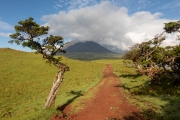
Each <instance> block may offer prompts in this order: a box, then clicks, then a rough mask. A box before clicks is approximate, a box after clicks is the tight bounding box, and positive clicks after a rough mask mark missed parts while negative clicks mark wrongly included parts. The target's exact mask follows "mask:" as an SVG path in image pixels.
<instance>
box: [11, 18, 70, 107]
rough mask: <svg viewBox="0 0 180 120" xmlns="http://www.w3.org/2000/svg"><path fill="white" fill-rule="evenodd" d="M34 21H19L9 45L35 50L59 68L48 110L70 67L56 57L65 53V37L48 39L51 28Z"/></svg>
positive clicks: (30, 19) (50, 94)
mask: <svg viewBox="0 0 180 120" xmlns="http://www.w3.org/2000/svg"><path fill="white" fill-rule="evenodd" d="M33 20H34V19H33V18H32V17H29V18H28V19H26V20H23V21H19V22H18V25H16V26H15V27H14V28H15V31H16V33H14V34H11V35H10V37H11V38H12V40H10V41H9V43H16V44H17V45H20V44H21V45H22V46H23V47H28V48H30V49H32V50H35V51H36V53H40V54H41V55H42V57H43V58H44V59H46V60H47V62H48V63H50V64H53V65H55V66H56V67H57V68H58V72H57V74H56V76H55V78H54V81H53V85H52V88H51V90H50V93H49V95H48V98H47V100H46V103H45V106H44V107H45V108H46V107H51V106H52V103H53V101H55V98H56V94H57V92H58V89H59V88H60V85H61V84H62V82H63V75H64V73H65V72H66V71H68V70H69V67H68V66H66V65H65V64H63V63H61V62H60V59H61V58H60V57H58V58H56V57H54V56H55V55H56V53H58V52H63V53H65V51H64V50H63V49H62V48H63V46H64V43H63V37H61V36H53V35H50V36H48V37H47V34H48V30H49V27H48V26H47V27H45V26H40V25H38V24H37V23H36V22H34V21H33ZM40 37H45V38H40Z"/></svg>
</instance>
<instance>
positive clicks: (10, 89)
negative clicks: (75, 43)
mask: <svg viewBox="0 0 180 120" xmlns="http://www.w3.org/2000/svg"><path fill="white" fill-rule="evenodd" d="M62 62H63V63H65V64H67V65H68V66H69V67H70V71H69V72H66V73H65V76H64V82H63V84H62V86H61V88H60V89H59V92H58V95H57V98H56V103H55V106H54V107H53V108H51V109H43V107H44V104H45V99H46V98H47V95H48V93H49V91H50V88H51V86H52V82H53V79H54V77H55V74H56V72H57V68H56V67H54V66H53V65H51V66H50V65H49V64H46V62H45V60H43V59H42V56H41V55H39V54H35V53H27V52H21V51H16V50H12V49H8V48H1V49H0V91H1V92H0V119H2V120H17V119H18V120H47V119H49V118H50V117H51V116H52V115H53V114H58V113H60V111H59V110H56V109H57V107H58V106H59V105H63V104H71V105H72V106H74V108H73V110H74V111H78V109H80V108H81V107H83V105H81V100H83V99H88V98H89V97H92V96H93V94H94V93H92V92H90V93H89V92H87V91H88V90H89V89H90V88H92V87H93V86H95V85H97V84H98V82H99V81H100V80H101V78H102V71H103V69H104V68H105V64H106V63H109V64H111V65H112V66H113V67H114V73H115V74H117V75H118V76H119V77H120V79H121V84H119V87H123V88H124V89H125V94H126V98H127V99H128V100H129V101H130V102H131V103H132V104H134V105H137V106H138V107H139V113H140V114H141V115H143V116H144V117H146V118H149V119H153V120H159V119H162V120H179V119H180V115H179V113H180V88H179V87H177V88H175V87H168V88H166V86H155V87H149V86H148V84H149V82H150V80H149V78H148V77H147V76H140V75H138V74H137V73H136V71H135V69H134V68H133V67H127V66H125V65H124V64H123V60H122V59H117V60H95V61H89V62H86V61H78V60H71V59H68V58H65V57H63V58H62ZM82 95H83V96H82ZM77 106H78V107H77Z"/></svg>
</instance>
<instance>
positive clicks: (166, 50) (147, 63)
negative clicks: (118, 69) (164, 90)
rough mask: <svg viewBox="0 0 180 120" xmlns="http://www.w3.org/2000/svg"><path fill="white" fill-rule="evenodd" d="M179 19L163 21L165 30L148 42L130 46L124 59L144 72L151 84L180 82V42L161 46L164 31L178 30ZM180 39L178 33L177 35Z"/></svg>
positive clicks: (139, 71)
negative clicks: (174, 44) (168, 21)
mask: <svg viewBox="0 0 180 120" xmlns="http://www.w3.org/2000/svg"><path fill="white" fill-rule="evenodd" d="M179 28H180V21H177V22H170V23H165V27H164V29H165V31H164V32H163V33H161V34H159V35H156V36H155V37H154V38H153V39H152V40H149V41H148V42H142V43H141V44H135V45H133V46H132V47H130V51H128V52H127V53H126V54H125V55H124V58H125V59H130V60H132V61H133V63H134V65H135V68H136V70H137V72H138V73H140V74H146V75H148V76H149V77H150V78H151V79H152V82H151V85H153V84H157V83H163V82H164V83H167V84H173V85H177V84H180V74H179V73H180V44H179V45H176V46H166V47H161V46H160V45H161V43H162V42H163V41H164V40H166V35H165V33H174V32H180V31H179ZM177 40H180V35H177Z"/></svg>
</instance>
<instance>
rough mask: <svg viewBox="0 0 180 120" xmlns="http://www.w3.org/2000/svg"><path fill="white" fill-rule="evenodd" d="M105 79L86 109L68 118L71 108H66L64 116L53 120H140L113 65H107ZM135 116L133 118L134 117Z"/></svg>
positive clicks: (55, 117)
mask: <svg viewBox="0 0 180 120" xmlns="http://www.w3.org/2000/svg"><path fill="white" fill-rule="evenodd" d="M103 74H104V76H103V78H102V80H101V82H100V83H99V84H101V83H102V85H100V86H99V88H98V91H97V92H96V93H95V96H94V97H93V98H92V100H88V101H87V102H86V103H85V105H86V107H85V108H84V109H83V110H81V111H80V112H78V113H77V114H75V115H70V116H66V114H67V113H68V112H69V111H70V106H69V105H68V106H66V108H65V109H64V110H63V114H60V115H54V116H53V117H52V118H51V120H139V119H141V117H140V116H139V115H135V116H134V115H133V114H134V113H136V112H138V109H137V107H136V106H133V105H131V104H129V102H128V101H127V99H126V98H125V95H124V93H123V88H121V87H119V84H120V83H119V81H120V80H119V77H117V76H116V75H115V74H114V73H113V68H112V66H111V65H109V64H107V65H106V68H105V70H104V71H103ZM132 115H133V116H132Z"/></svg>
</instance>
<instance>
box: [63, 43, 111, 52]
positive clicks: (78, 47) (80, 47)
mask: <svg viewBox="0 0 180 120" xmlns="http://www.w3.org/2000/svg"><path fill="white" fill-rule="evenodd" d="M65 50H66V52H84V53H85V52H88V53H113V52H112V51H110V50H108V49H106V48H105V47H103V46H101V45H99V44H98V43H96V42H93V41H85V42H77V43H75V44H73V45H71V46H69V47H67V48H65Z"/></svg>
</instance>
